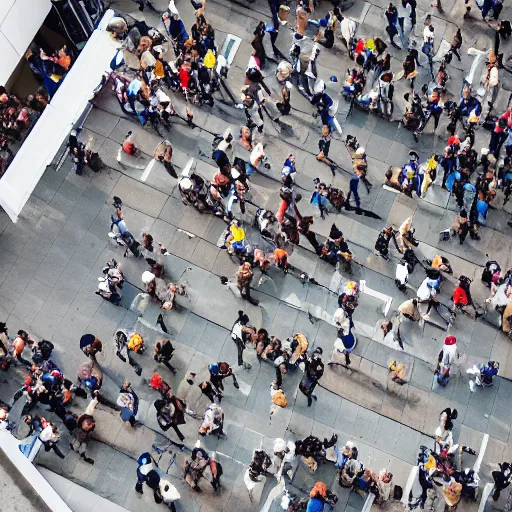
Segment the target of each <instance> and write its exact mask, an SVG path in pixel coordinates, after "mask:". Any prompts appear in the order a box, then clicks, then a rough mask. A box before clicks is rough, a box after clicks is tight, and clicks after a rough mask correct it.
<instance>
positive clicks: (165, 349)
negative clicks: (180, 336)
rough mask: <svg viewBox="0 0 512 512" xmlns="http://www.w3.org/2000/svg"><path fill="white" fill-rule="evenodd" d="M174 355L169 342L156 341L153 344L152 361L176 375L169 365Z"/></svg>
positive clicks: (174, 369)
mask: <svg viewBox="0 0 512 512" xmlns="http://www.w3.org/2000/svg"><path fill="white" fill-rule="evenodd" d="M173 355H174V347H173V346H172V343H171V340H168V339H164V340H162V341H157V342H156V344H155V355H154V360H155V361H156V362H157V363H162V364H164V365H165V366H167V368H169V370H170V371H171V372H172V373H173V374H174V375H176V368H174V366H173V365H172V364H171V363H170V360H171V359H172V357H173Z"/></svg>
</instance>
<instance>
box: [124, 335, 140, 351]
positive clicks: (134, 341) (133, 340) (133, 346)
mask: <svg viewBox="0 0 512 512" xmlns="http://www.w3.org/2000/svg"><path fill="white" fill-rule="evenodd" d="M127 346H128V349H129V350H133V352H137V353H139V352H142V351H143V350H144V340H143V339H142V336H141V335H140V334H137V333H134V334H132V335H131V336H130V339H129V340H128V344H127Z"/></svg>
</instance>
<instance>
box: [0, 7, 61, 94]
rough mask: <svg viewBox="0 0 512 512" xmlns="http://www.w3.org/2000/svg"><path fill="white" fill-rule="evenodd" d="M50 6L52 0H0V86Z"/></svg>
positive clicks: (14, 65) (14, 66)
mask: <svg viewBox="0 0 512 512" xmlns="http://www.w3.org/2000/svg"><path fill="white" fill-rule="evenodd" d="M51 7H52V4H51V2H50V0H0V48H1V49H2V58H1V59H0V85H3V84H5V83H6V82H7V80H8V79H9V77H10V76H11V74H12V72H13V71H14V70H15V68H16V66H17V65H18V63H19V61H20V60H21V59H22V58H23V56H24V55H25V52H26V51H27V48H28V47H29V45H30V43H31V42H32V40H33V39H34V36H35V35H36V33H37V31H38V30H39V27H41V25H42V24H43V21H44V20H45V18H46V16H47V15H48V13H49V12H50V9H51Z"/></svg>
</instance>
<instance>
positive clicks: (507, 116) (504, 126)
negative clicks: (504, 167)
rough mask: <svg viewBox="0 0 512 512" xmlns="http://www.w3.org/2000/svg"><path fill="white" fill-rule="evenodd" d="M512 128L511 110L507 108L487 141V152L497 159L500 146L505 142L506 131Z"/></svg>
mask: <svg viewBox="0 0 512 512" xmlns="http://www.w3.org/2000/svg"><path fill="white" fill-rule="evenodd" d="M511 127H512V108H509V109H508V110H507V111H506V112H505V113H503V114H501V116H499V117H498V119H497V120H496V125H495V127H494V130H493V132H492V133H491V140H490V141H489V151H490V152H491V153H492V154H493V155H494V156H495V157H496V158H498V156H499V154H500V150H501V146H502V145H503V143H504V142H505V140H506V138H507V135H508V130H509V129H510V128H511Z"/></svg>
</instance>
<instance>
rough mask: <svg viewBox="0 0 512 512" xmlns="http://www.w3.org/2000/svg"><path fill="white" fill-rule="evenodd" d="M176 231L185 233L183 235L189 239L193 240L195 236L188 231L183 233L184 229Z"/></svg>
mask: <svg viewBox="0 0 512 512" xmlns="http://www.w3.org/2000/svg"><path fill="white" fill-rule="evenodd" d="M178 231H179V232H180V233H185V235H187V236H188V237H189V238H195V237H196V235H194V233H190V232H189V231H185V230H184V229H178Z"/></svg>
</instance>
